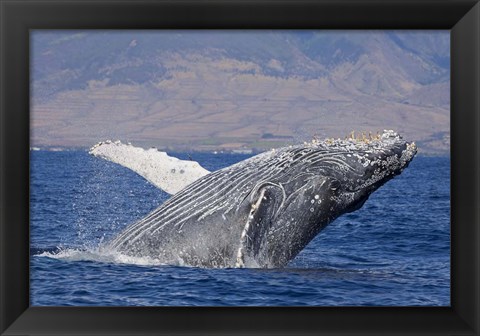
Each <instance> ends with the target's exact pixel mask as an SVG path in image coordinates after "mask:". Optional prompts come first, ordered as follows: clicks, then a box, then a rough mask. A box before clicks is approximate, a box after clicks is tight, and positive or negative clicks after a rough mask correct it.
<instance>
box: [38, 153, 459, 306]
mask: <svg viewBox="0 0 480 336" xmlns="http://www.w3.org/2000/svg"><path fill="white" fill-rule="evenodd" d="M173 155H174V156H177V157H180V158H187V157H188V156H187V154H181V153H180V154H178V153H177V154H173ZM190 155H191V156H192V158H193V160H195V161H198V162H200V164H202V165H203V166H204V167H205V168H207V169H209V170H216V169H219V168H222V167H225V166H228V165H230V164H233V163H235V162H238V161H240V160H243V159H245V158H247V157H248V155H231V154H217V155H215V154H200V153H191V154H190ZM167 198H168V195H167V194H165V193H164V192H162V191H161V190H158V189H157V188H155V187H153V186H152V185H151V184H149V183H148V182H146V181H145V180H144V179H143V178H141V177H140V176H138V175H136V174H135V173H133V172H131V171H129V170H128V169H126V168H123V167H120V166H118V165H116V164H113V163H110V162H106V161H104V160H101V159H98V158H95V157H92V156H90V155H89V154H88V153H87V152H86V151H63V152H49V151H32V152H31V204H30V218H31V223H30V247H31V248H30V256H31V258H30V300H31V305H32V306H449V305H450V159H449V158H448V157H421V156H418V157H416V158H415V159H414V160H413V162H411V164H410V166H409V167H408V168H407V169H406V170H405V171H404V172H403V173H402V174H401V175H400V176H397V177H396V178H394V179H393V180H391V181H390V182H388V183H387V184H386V185H384V186H383V187H381V188H380V189H379V190H377V191H376V192H375V193H374V194H372V195H371V196H370V198H369V200H368V201H367V202H366V203H365V205H364V206H363V207H362V208H361V209H360V210H358V211H356V212H353V213H350V214H346V215H344V216H342V217H340V218H338V219H337V220H336V221H334V222H333V223H332V224H330V226H329V227H327V228H326V229H325V230H323V231H322V232H321V233H320V234H319V235H318V236H317V237H316V238H315V239H314V240H313V241H312V242H311V243H310V244H309V245H308V246H307V247H306V248H305V249H304V250H303V251H302V252H301V253H300V254H299V255H298V256H297V258H295V259H294V260H293V261H292V262H291V263H290V264H289V265H288V266H287V267H285V268H281V269H234V268H230V269H206V268H194V267H185V266H167V265H163V266H162V265H152V264H151V263H149V261H148V260H143V259H128V258H124V257H119V256H117V255H112V254H108V253H102V251H101V248H99V246H100V247H101V245H102V243H103V242H105V241H108V240H109V239H111V238H113V237H114V236H115V234H117V233H118V232H119V231H121V230H122V228H124V227H125V226H127V225H128V224H130V223H132V222H134V221H136V220H138V219H140V218H141V217H143V216H144V215H146V214H147V213H148V212H150V211H151V210H153V209H155V208H156V207H157V206H158V205H160V204H161V203H162V202H164V201H165V200H166V199H167Z"/></svg>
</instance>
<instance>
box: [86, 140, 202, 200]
mask: <svg viewBox="0 0 480 336" xmlns="http://www.w3.org/2000/svg"><path fill="white" fill-rule="evenodd" d="M89 153H90V154H92V155H94V156H96V157H99V158H102V159H105V160H108V161H111V162H115V163H117V164H119V165H121V166H123V167H126V168H129V169H131V170H133V171H134V172H136V173H137V174H139V175H140V176H142V177H143V178H145V179H146V180H147V181H149V182H150V183H152V184H153V185H155V186H156V187H157V188H160V189H162V190H164V191H165V192H167V193H169V194H175V193H177V192H178V191H180V190H182V189H183V188H185V187H186V186H187V185H189V184H190V183H192V182H194V181H196V180H197V179H199V178H200V177H202V176H204V175H207V174H208V173H210V172H209V171H208V170H206V169H204V168H203V167H202V166H200V164H199V163H198V162H195V161H187V160H180V159H177V158H175V157H172V156H169V155H167V153H165V152H160V151H158V150H157V149H155V148H150V149H147V150H145V149H143V148H140V147H135V146H132V145H130V144H123V143H121V142H120V141H115V142H112V141H111V140H107V141H105V142H99V143H98V144H96V145H95V146H93V147H92V148H91V149H90V151H89Z"/></svg>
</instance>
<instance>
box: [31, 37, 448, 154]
mask: <svg viewBox="0 0 480 336" xmlns="http://www.w3.org/2000/svg"><path fill="white" fill-rule="evenodd" d="M449 61H450V44H449V34H448V32H438V31H432V32H425V31H422V32H413V31H412V32H404V31H401V32H400V31H385V32H379V31H375V32H360V31H350V32H349V31H125V32H122V31H63V32H61V31H60V32H59V31H37V32H34V33H33V37H32V72H31V73H32V80H31V86H32V98H33V99H32V103H33V104H32V114H31V119H32V145H35V146H83V147H85V146H90V145H92V144H93V143H95V142H96V141H99V140H104V139H106V138H119V139H122V140H124V141H132V142H135V143H136V144H139V145H146V146H150V145H154V146H157V147H161V148H172V149H177V150H222V149H225V150H231V149H241V148H254V149H257V150H263V149H265V148H270V147H274V146H278V145H283V144H286V143H290V142H298V141H303V140H306V139H310V138H311V137H312V136H320V137H332V136H333V137H339V136H344V135H346V134H348V133H350V131H351V130H353V129H355V130H358V132H362V131H364V132H366V133H368V132H369V131H373V132H376V131H379V130H383V129H385V128H393V129H396V130H398V131H399V132H401V133H403V134H404V135H405V137H408V138H409V139H413V140H416V141H417V142H419V145H420V151H423V152H424V153H447V152H448V150H449V105H450V97H449V82H450V68H449V64H450V62H449Z"/></svg>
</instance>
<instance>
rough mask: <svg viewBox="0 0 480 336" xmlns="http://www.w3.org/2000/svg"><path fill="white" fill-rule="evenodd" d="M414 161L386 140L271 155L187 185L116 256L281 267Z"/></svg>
mask: <svg viewBox="0 0 480 336" xmlns="http://www.w3.org/2000/svg"><path fill="white" fill-rule="evenodd" d="M416 151H417V148H416V146H415V144H414V143H408V142H406V141H404V140H403V139H402V138H401V137H400V136H399V135H398V134H397V133H395V132H393V131H384V133H383V134H382V135H380V136H378V137H377V138H374V139H364V140H355V139H346V140H340V139H337V140H334V139H327V140H325V141H317V140H314V141H312V142H309V143H304V144H301V145H295V146H289V147H283V148H279V149H275V150H271V151H268V152H264V153H261V154H259V155H256V156H253V157H251V158H249V159H246V160H244V161H241V162H239V163H237V164H234V165H232V166H229V167H226V168H224V169H220V170H218V171H215V172H212V173H208V174H206V175H203V176H202V177H200V178H198V179H197V180H195V181H194V182H192V183H190V184H188V185H187V186H185V187H184V188H183V189H181V190H180V191H178V192H177V193H175V194H174V195H173V196H172V197H171V198H170V199H168V200H167V201H166V202H165V203H163V204H162V205H160V206H159V207H158V208H157V209H155V210H154V211H153V212H151V213H150V214H148V215H147V216H146V217H145V218H143V219H141V220H139V221H138V222H135V223H133V224H131V225H130V226H128V227H127V228H126V229H124V230H123V231H122V232H120V234H118V235H117V236H116V237H115V238H114V239H113V240H111V241H110V242H109V244H108V248H111V249H113V250H116V251H119V252H121V253H124V254H127V255H131V256H148V257H151V258H155V259H156V260H158V261H159V262H161V263H165V264H179V263H180V264H185V265H190V266H200V267H265V268H272V267H282V266H285V265H286V264H287V263H288V262H289V261H290V260H292V259H293V258H294V257H295V256H296V255H297V254H298V253H299V252H300V251H301V250H302V249H303V248H304V247H305V246H306V245H307V244H308V243H309V242H310V241H311V240H312V239H313V238H314V237H315V236H316V235H317V234H318V233H319V232H320V231H321V230H322V229H323V228H325V227H326V226H327V225H328V224H329V223H331V222H332V221H333V220H334V219H336V218H337V217H339V216H340V215H342V214H344V213H348V212H352V211H354V210H356V209H359V208H360V207H361V206H362V205H363V204H364V202H365V201H366V200H367V199H368V197H369V195H370V194H371V193H372V192H374V191H375V190H376V189H378V188H379V187H380V186H382V185H383V184H384V183H386V182H387V181H388V180H390V179H391V178H393V177H394V176H396V175H398V174H400V173H401V172H402V170H403V169H405V168H406V167H407V166H408V164H409V162H410V161H411V160H412V159H413V157H414V156H415V154H416ZM201 175H202V174H201Z"/></svg>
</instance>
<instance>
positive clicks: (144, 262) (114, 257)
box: [35, 247, 165, 266]
mask: <svg viewBox="0 0 480 336" xmlns="http://www.w3.org/2000/svg"><path fill="white" fill-rule="evenodd" d="M35 256H36V257H48V258H53V259H58V260H65V261H95V262H104V263H114V264H130V265H140V266H160V265H165V263H162V262H161V261H160V260H158V259H155V258H151V257H133V256H129V255H125V254H121V253H119V252H118V251H115V250H110V249H106V248H101V247H98V248H93V249H86V250H82V249H75V248H66V249H60V250H59V251H57V252H42V253H40V254H37V255H35Z"/></svg>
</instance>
